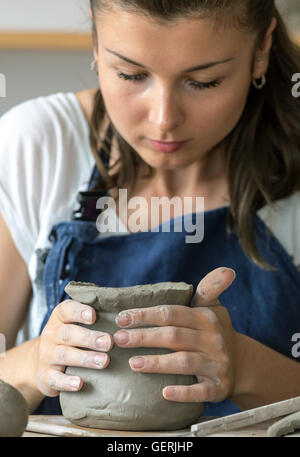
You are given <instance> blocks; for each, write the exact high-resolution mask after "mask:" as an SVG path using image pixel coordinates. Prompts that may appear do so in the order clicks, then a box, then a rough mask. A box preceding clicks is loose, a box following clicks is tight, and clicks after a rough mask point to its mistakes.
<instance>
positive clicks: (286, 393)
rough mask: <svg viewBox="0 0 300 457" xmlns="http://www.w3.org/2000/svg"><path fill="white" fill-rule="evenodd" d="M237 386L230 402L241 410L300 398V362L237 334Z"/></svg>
mask: <svg viewBox="0 0 300 457" xmlns="http://www.w3.org/2000/svg"><path fill="white" fill-rule="evenodd" d="M235 336H236V373H235V380H236V381H235V385H234V389H233V393H232V395H231V396H230V399H231V400H232V401H233V402H234V403H236V404H237V405H238V406H239V407H240V408H241V409H251V408H256V407H258V406H263V405H267V404H270V403H274V402H278V401H281V400H286V399H288V398H292V397H297V396H300V382H299V381H300V363H299V362H297V361H295V360H292V359H290V358H288V357H286V356H284V355H282V354H280V353H278V352H276V351H274V350H273V349H270V348H269V347H267V346H265V345H263V344H261V343H259V342H258V341H256V340H254V339H252V338H250V337H248V336H245V335H241V334H238V333H236V334H235Z"/></svg>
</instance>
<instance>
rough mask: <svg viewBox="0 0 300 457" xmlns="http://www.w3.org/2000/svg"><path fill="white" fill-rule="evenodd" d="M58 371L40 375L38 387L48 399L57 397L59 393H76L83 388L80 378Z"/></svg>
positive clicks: (52, 370)
mask: <svg viewBox="0 0 300 457" xmlns="http://www.w3.org/2000/svg"><path fill="white" fill-rule="evenodd" d="M57 368H58V369H57V370H56V369H51V370H45V371H43V372H42V373H39V374H38V387H39V389H40V391H41V392H42V393H43V394H44V395H46V396H48V397H56V396H57V395H58V394H59V392H61V391H66V392H74V391H78V390H80V389H81V388H82V386H83V382H82V379H81V378H79V377H78V376H68V375H66V374H64V373H62V372H61V371H59V370H60V367H57Z"/></svg>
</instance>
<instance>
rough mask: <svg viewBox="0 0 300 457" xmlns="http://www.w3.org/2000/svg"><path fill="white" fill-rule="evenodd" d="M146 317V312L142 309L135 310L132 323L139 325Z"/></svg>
mask: <svg viewBox="0 0 300 457" xmlns="http://www.w3.org/2000/svg"><path fill="white" fill-rule="evenodd" d="M145 315H146V311H145V310H144V309H137V310H135V311H134V312H133V314H132V317H133V322H134V323H137V324H138V323H139V322H142V321H144V319H145Z"/></svg>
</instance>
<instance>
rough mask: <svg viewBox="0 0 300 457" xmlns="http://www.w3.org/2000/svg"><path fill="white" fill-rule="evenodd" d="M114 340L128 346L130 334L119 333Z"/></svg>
mask: <svg viewBox="0 0 300 457" xmlns="http://www.w3.org/2000/svg"><path fill="white" fill-rule="evenodd" d="M114 339H115V341H116V342H117V343H118V344H126V343H128V341H129V335H128V332H119V333H116V334H115V335H114Z"/></svg>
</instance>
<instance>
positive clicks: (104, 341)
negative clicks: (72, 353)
mask: <svg viewBox="0 0 300 457" xmlns="http://www.w3.org/2000/svg"><path fill="white" fill-rule="evenodd" d="M47 336H48V338H49V339H51V340H52V341H54V342H55V344H60V345H66V346H77V347H81V348H88V349H95V350H100V351H110V350H111V349H112V347H113V345H114V341H113V337H112V335H111V334H109V333H104V332H97V331H95V330H89V329H88V328H84V327H81V326H79V325H74V324H62V325H61V326H60V328H59V329H58V330H57V329H55V330H51V329H48V335H47Z"/></svg>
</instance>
